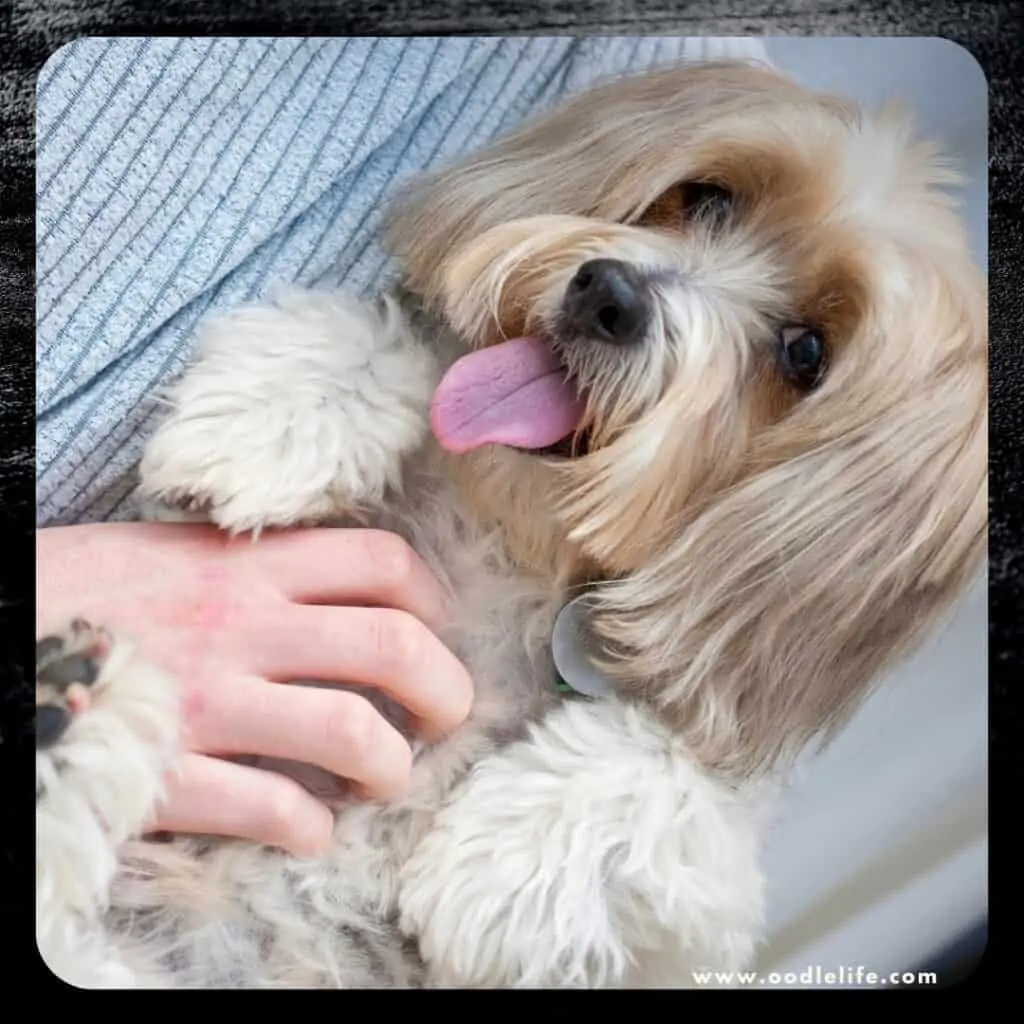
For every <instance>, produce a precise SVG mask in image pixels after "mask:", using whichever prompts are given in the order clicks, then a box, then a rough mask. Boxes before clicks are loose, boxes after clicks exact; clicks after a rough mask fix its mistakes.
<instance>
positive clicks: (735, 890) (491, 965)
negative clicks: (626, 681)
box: [399, 701, 761, 987]
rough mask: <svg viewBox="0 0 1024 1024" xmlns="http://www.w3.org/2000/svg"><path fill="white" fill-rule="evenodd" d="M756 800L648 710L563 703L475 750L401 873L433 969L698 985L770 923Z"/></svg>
mask: <svg viewBox="0 0 1024 1024" xmlns="http://www.w3.org/2000/svg"><path fill="white" fill-rule="evenodd" d="M757 833H758V829H757V828H756V826H755V821H754V815H753V814H751V812H750V809H749V808H748V807H747V806H745V804H744V802H743V801H742V800H741V799H740V798H739V796H738V795H737V794H736V793H734V792H733V791H731V790H729V789H728V788H727V787H725V786H724V785H722V784H720V783H719V782H717V781H716V780H714V779H712V778H710V777H709V776H707V775H706V774H705V773H704V772H702V771H701V769H700V768H699V767H698V766H697V765H696V764H695V763H694V762H693V761H692V760H690V759H689V758H688V757H687V756H686V754H685V752H684V751H682V750H680V749H679V747H678V743H677V742H676V741H673V739H672V738H671V737H670V735H669V734H668V733H667V732H666V731H664V730H663V729H662V728H661V727H660V726H659V725H658V724H657V723H656V722H654V721H653V720H651V719H649V718H648V717H647V716H646V715H644V714H643V713H642V712H640V711H638V710H636V709H633V708H629V707H626V706H624V705H622V704H619V703H618V702H614V701H606V702H602V703H600V704H589V703H583V702H571V703H568V704H566V705H564V706H562V707H561V708H559V709H558V710H557V711H555V712H554V713H553V714H552V715H550V716H549V717H548V719H546V720H545V721H544V722H543V723H541V724H540V725H539V726H537V727H535V728H534V729H533V730H532V733H531V734H530V736H529V737H528V738H527V739H525V740H523V741H521V742H519V743H516V744H514V745H512V746H509V747H507V748H506V749H504V750H503V751H500V752H499V753H497V754H495V755H493V756H491V757H489V758H487V759H485V760H484V761H482V762H481V763H479V764H478V765H477V766H476V768H475V769H474V770H473V771H472V772H471V773H470V775H469V776H468V778H467V779H466V780H465V781H464V782H463V783H462V784H461V786H460V788H459V789H457V790H456V792H455V793H454V794H453V796H452V799H451V801H450V802H449V804H448V805H447V806H446V808H445V809H444V810H442V812H441V814H440V815H439V817H438V818H437V820H436V822H435V824H434V827H433V828H432V830H431V832H430V833H429V834H428V835H427V836H426V837H425V838H424V839H423V840H422V841H421V843H420V844H419V846H418V847H417V848H416V851H415V852H414V854H413V856H412V857H411V858H410V860H409V861H408V862H407V864H406V865H405V867H404V869H403V872H402V876H401V887H400V895H399V904H400V909H401V926H402V929H403V931H405V932H406V933H407V934H408V935H409V936H410V937H414V938H416V939H417V940H418V942H419V947H420V952H421V955H422V956H423V959H424V961H425V962H426V964H427V967H428V971H429V977H430V981H431V983H432V984H435V985H442V986H471V987H509V986H523V987H538V986H540V987H550V986H558V987H566V986H574V987H614V986H620V985H656V986H666V985H671V986H692V985H694V984H695V980H694V979H693V977H692V973H691V972H693V971H698V970H701V969H705V968H710V969H718V970H736V969H739V968H741V967H742V966H743V964H744V963H745V962H746V961H747V960H748V959H749V958H750V956H751V954H752V951H753V947H754V935H755V932H756V930H757V928H758V926H759V924H760V911H761V875H760V871H759V868H758V865H757V845H758V844H757Z"/></svg>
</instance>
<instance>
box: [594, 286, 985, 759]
mask: <svg viewBox="0 0 1024 1024" xmlns="http://www.w3.org/2000/svg"><path fill="white" fill-rule="evenodd" d="M980 294H982V295H983V292H980ZM923 305H925V306H926V305H927V303H924V304H923ZM949 308H950V307H948V306H947V307H945V309H944V314H943V317H930V316H928V315H927V312H922V310H921V308H920V307H919V308H918V309H917V310H916V311H915V315H914V316H913V317H908V318H907V322H908V324H913V323H916V325H917V326H916V328H914V329H916V330H918V331H919V332H921V333H920V336H918V337H910V338H906V337H904V338H902V339H901V341H902V342H905V343H906V351H907V352H909V353H921V352H934V353H936V355H935V365H934V368H933V369H932V371H931V372H930V373H929V374H927V375H922V376H919V377H918V378H917V379H916V380H915V382H914V385H913V386H912V387H911V386H908V387H904V386H902V385H901V386H900V387H899V389H898V390H897V389H896V388H895V387H893V388H892V393H891V394H888V395H886V396H885V397H884V398H878V399H877V400H876V401H875V402H874V403H872V402H871V401H869V400H866V401H865V402H864V403H863V404H864V408H863V409H858V405H859V404H860V403H855V402H852V401H850V399H849V396H847V397H846V398H844V396H843V395H842V394H836V396H835V398H836V400H837V401H839V402H840V406H839V407H833V409H832V413H833V417H834V423H833V424H832V427H831V429H826V427H825V426H824V420H822V421H820V422H819V423H818V424H817V426H816V429H815V430H814V431H813V432H811V434H810V436H811V437H814V438H815V440H814V442H813V443H808V442H807V441H806V439H803V440H802V439H801V432H800V431H797V430H794V429H793V428H792V426H791V427H790V428H789V429H788V430H787V429H783V430H780V431H779V432H778V434H777V439H776V440H775V442H773V443H771V444H769V445H767V446H766V447H765V448H763V449H762V450H761V451H760V452H759V454H758V463H759V465H758V466H755V467H753V468H752V469H751V471H750V472H749V473H747V474H746V475H745V476H744V477H743V478H742V479H741V480H740V481H739V482H738V483H736V484H734V485H733V486H732V487H729V488H727V489H726V490H724V491H723V492H722V493H721V494H720V495H719V496H718V497H717V498H715V499H713V500H712V501H711V502H710V503H709V504H708V505H707V506H705V507H704V508H703V510H702V511H701V513H700V514H699V515H698V516H697V517H696V518H695V519H694V520H693V521H692V522H691V523H690V524H689V525H688V526H686V527H685V528H684V529H683V530H682V532H681V533H680V535H679V536H678V537H677V538H676V539H675V540H674V541H673V543H672V544H671V545H670V546H669V547H668V548H667V549H666V550H664V551H663V552H662V553H661V555H660V556H659V557H658V558H656V559H655V560H654V561H652V562H651V563H650V564H649V565H646V566H643V567H641V568H640V569H638V570H637V571H634V572H633V573H631V574H629V576H628V577H626V578H624V579H622V580H620V581H617V582H613V583H610V584H607V585H604V586H603V587H602V588H600V589H598V590H597V591H596V592H595V594H594V610H593V611H594V614H593V626H594V630H595V632H596V634H597V637H598V639H599V640H600V647H601V648H602V651H603V653H602V655H601V658H600V659H599V660H600V662H601V666H602V667H603V668H604V670H605V671H606V672H607V673H608V674H609V675H610V676H611V677H612V678H613V679H615V680H617V682H618V684H619V687H620V691H621V692H622V693H623V694H625V695H628V696H634V697H637V698H640V699H643V700H645V701H646V702H649V703H650V704H652V705H654V706H655V707H657V708H659V709H660V710H661V712H663V713H664V715H665V717H666V718H667V719H668V720H669V721H670V722H671V723H672V724H673V725H674V727H675V728H676V729H677V730H678V731H679V733H680V734H681V735H682V737H683V738H684V740H685V741H686V742H687V743H688V744H689V745H690V746H691V748H692V749H693V750H694V751H695V753H696V754H697V756H698V757H699V758H700V759H701V760H702V761H703V762H704V763H706V764H710V765H714V766H716V767H717V768H719V769H720V770H723V771H726V772H729V773H735V774H738V775H741V776H743V775H747V774H750V773H753V772H757V771H759V770H761V769H765V768H768V767H771V765H772V764H773V763H775V762H777V761H779V760H780V759H785V758H788V757H789V756H790V755H795V754H796V753H797V752H798V751H799V750H800V749H801V748H802V747H803V746H804V745H805V744H806V743H807V742H808V741H809V740H811V739H812V738H814V737H815V736H818V735H822V736H828V735H830V734H831V732H832V731H833V730H834V728H835V727H836V726H838V725H839V724H841V723H842V722H843V721H844V720H845V719H846V717H847V716H848V714H849V713H850V712H851V711H852V710H853V709H854V708H855V707H856V705H857V702H858V700H859V699H860V698H861V697H862V696H863V695H864V693H865V692H866V690H867V689H868V687H869V686H870V684H871V683H872V682H873V681H875V680H876V679H877V677H878V675H879V673H880V672H881V671H882V669H883V668H885V667H886V666H887V664H888V663H889V662H891V661H892V660H893V659H894V658H895V657H897V656H899V655H901V654H903V653H904V652H906V651H907V650H908V649H909V648H910V647H911V646H912V645H913V644H914V643H915V642H917V641H918V640H919V639H920V638H922V637H923V634H924V633H925V631H926V630H928V629H929V627H931V626H933V625H934V624H935V622H936V620H937V619H938V618H939V617H940V616H942V615H943V614H945V613H946V611H947V609H949V608H950V606H951V605H952V604H953V602H954V601H955V600H956V599H957V598H958V597H959V596H960V594H961V593H962V591H963V590H964V589H965V587H966V585H967V584H968V583H969V581H970V579H971V577H972V576H973V574H974V573H975V572H976V571H977V570H978V568H979V563H980V561H981V559H982V556H983V553H984V550H985V543H986V537H987V485H988V470H987V388H986V382H987V370H986V338H987V332H986V328H985V326H984V323H985V310H984V301H983V298H982V300H981V302H980V305H975V304H972V303H970V302H968V303H966V304H964V305H963V307H962V308H961V311H960V316H959V317H950V318H949V319H945V316H946V314H947V313H948V311H949ZM940 321H944V324H945V330H946V332H948V337H943V338H942V340H940V341H937V340H936V337H935V334H934V333H932V334H931V336H926V334H925V332H927V331H928V330H929V329H934V328H935V325H936V323H937V322H940ZM950 324H952V326H950ZM901 347H902V345H901ZM881 390H882V391H884V390H885V389H884V387H881ZM882 402H884V405H883V404H879V403H882ZM827 408H828V405H827V403H823V404H822V406H821V410H822V411H823V412H824V410H826V409H827Z"/></svg>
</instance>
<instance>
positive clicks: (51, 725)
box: [36, 620, 178, 986]
mask: <svg viewBox="0 0 1024 1024" xmlns="http://www.w3.org/2000/svg"><path fill="white" fill-rule="evenodd" d="M177 740H178V705H177V687H176V685H175V683H174V681H173V680H171V679H170V678H168V677H167V676H164V675H163V674H161V673H159V672H157V671H155V670H154V669H152V668H151V667H149V666H148V665H145V664H144V663H142V662H139V661H137V660H135V659H133V658H132V657H131V652H130V649H129V648H128V647H127V646H126V645H124V644H122V643H119V642H117V641H115V640H114V639H113V638H111V637H110V636H109V635H108V634H107V633H105V632H104V631H103V630H101V629H96V628H94V627H92V626H91V625H89V624H88V623H86V622H84V621H82V620H77V621H76V622H74V623H72V624H71V626H70V628H69V629H68V630H66V631H64V632H62V633H60V634H56V635H54V636H48V637H44V638H43V639H42V640H40V641H39V642H38V644H37V645H36V937H37V941H38V944H39V949H40V952H41V954H42V955H43V958H44V959H45V960H46V962H47V963H48V964H49V966H50V968H51V969H52V970H53V971H54V972H55V973H57V974H59V975H60V976H61V977H63V978H64V979H65V980H68V981H71V982H72V983H73V984H88V985H113V986H121V985H125V984H128V983H129V982H130V978H131V974H130V972H127V971H126V969H125V968H123V967H122V966H121V965H120V964H119V963H118V961H117V959H116V957H114V956H113V955H112V954H111V953H110V951H109V950H108V949H107V948H106V943H105V942H104V940H103V937H102V933H101V928H100V916H101V914H102V912H103V910H104V909H105V908H106V905H107V901H108V897H109V891H110V885H111V882H112V881H113V878H114V874H115V872H116V870H117V863H118V850H119V848H120V847H121V846H122V844H123V843H124V842H125V840H127V839H129V838H130V837H132V836H136V835H138V834H139V833H140V831H141V830H142V828H143V827H144V825H145V822H146V820H147V818H148V817H149V815H150V814H151V812H152V810H153V808H154V806H155V804H156V802H157V800H158V799H159V797H160V795H161V792H162V788H163V777H164V773H165V772H166V771H167V770H168V769H169V768H170V767H171V765H172V764H173V761H174V757H175V755H176V753H177V750H178V747H177Z"/></svg>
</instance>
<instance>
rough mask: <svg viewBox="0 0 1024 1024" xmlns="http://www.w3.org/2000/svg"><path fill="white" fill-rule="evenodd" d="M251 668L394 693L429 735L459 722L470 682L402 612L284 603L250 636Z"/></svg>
mask: <svg viewBox="0 0 1024 1024" xmlns="http://www.w3.org/2000/svg"><path fill="white" fill-rule="evenodd" d="M251 656H252V657H253V658H254V666H255V667H256V670H257V671H258V672H259V673H260V674H261V675H264V676H266V677H267V678H269V679H275V680H278V681H280V682H288V681H289V680H294V679H315V680H319V681H322V682H341V683H355V684H361V685H364V686H372V687H375V688H376V689H379V690H381V691H382V692H384V693H386V694H387V695H388V696H389V697H391V698H393V699H394V700H396V701H398V703H399V704H401V705H402V706H403V707H404V708H405V709H406V710H407V711H409V712H410V713H411V714H412V715H414V716H415V717H416V718H417V719H418V720H419V722H420V723H421V725H422V726H423V728H424V729H425V730H426V731H427V732H428V733H429V734H432V735H435V736H439V735H444V734H446V733H448V732H451V730H453V729H455V728H456V727H458V726H459V725H461V724H462V723H463V722H464V721H465V720H466V716H467V715H468V714H469V711H470V708H471V706H472V703H473V685H472V682H471V680H470V678H469V673H468V672H467V671H466V669H465V668H464V667H463V665H462V664H461V662H460V661H459V660H458V659H457V658H456V657H455V655H454V654H452V653H451V651H449V650H448V648H447V647H445V646H444V644H443V643H441V641H440V640H438V638H437V637H436V636H434V634H433V633H431V632H430V630H429V629H427V627H426V626H424V625H423V623H422V622H420V621H419V620H418V619H416V618H414V617H413V616H412V615H410V614H409V613H408V612H403V611H395V610H393V609H390V608H329V607H320V606H317V607H311V606H302V605H289V606H287V607H285V608H282V609H280V611H279V614H276V615H275V616H274V617H273V619H272V621H270V622H268V623H265V624H264V626H263V628H261V629H260V630H259V635H258V636H257V637H254V639H253V648H252V652H251Z"/></svg>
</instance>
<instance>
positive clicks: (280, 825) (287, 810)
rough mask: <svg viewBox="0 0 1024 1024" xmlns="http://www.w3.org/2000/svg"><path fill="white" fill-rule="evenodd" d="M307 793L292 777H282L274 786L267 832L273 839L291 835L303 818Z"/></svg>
mask: <svg viewBox="0 0 1024 1024" xmlns="http://www.w3.org/2000/svg"><path fill="white" fill-rule="evenodd" d="M305 799H306V798H305V794H304V793H303V792H302V790H301V789H300V788H299V787H298V785H296V784H294V783H292V781H291V780H290V779H285V778H281V779H280V780H279V784H278V785H275V786H274V787H273V792H272V794H271V795H270V797H269V799H268V801H267V806H266V811H265V813H266V826H267V833H268V835H269V837H270V838H271V840H272V841H279V840H282V839H284V838H286V837H287V836H288V835H290V834H291V833H292V832H293V831H294V830H295V829H296V827H297V826H298V825H299V824H300V822H301V820H302V812H303V805H304V804H305Z"/></svg>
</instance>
